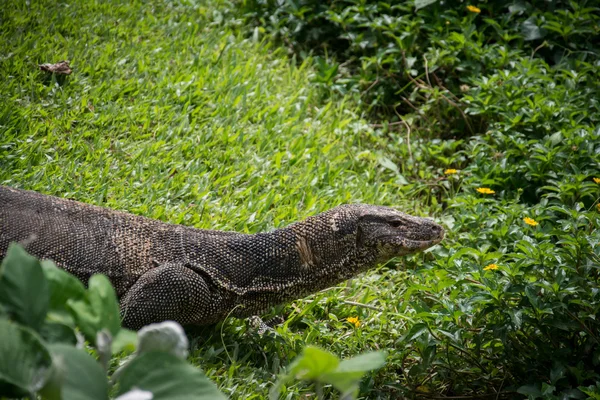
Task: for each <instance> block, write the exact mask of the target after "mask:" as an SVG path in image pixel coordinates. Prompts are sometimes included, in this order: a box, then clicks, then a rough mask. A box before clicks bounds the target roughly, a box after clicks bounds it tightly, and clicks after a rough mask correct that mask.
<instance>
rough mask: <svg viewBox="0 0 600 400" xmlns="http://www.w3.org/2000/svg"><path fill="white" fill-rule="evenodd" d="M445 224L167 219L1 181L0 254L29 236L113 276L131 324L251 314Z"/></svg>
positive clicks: (68, 266) (366, 210) (32, 248)
mask: <svg viewBox="0 0 600 400" xmlns="http://www.w3.org/2000/svg"><path fill="white" fill-rule="evenodd" d="M443 234H444V231H443V229H442V228H441V227H440V226H439V225H437V224H435V223H433V222H432V221H430V220H428V219H424V218H418V217H412V216H410V215H407V214H403V213H400V212H398V211H396V210H394V209H392V208H388V207H381V206H371V205H365V204H354V205H342V206H339V207H336V208H333V209H331V210H329V211H327V212H324V213H322V214H319V215H316V216H314V217H309V218H307V219H306V220H304V221H302V222H298V223H295V224H292V225H290V226H288V227H286V228H282V229H277V230H274V231H272V232H268V233H258V234H254V235H245V234H240V233H235V232H221V231H211V230H201V229H195V228H191V227H185V226H181V225H172V224H166V223H163V222H160V221H155V220H151V219H148V218H145V217H140V216H135V215H132V214H127V213H123V212H118V211H114V210H110V209H107V208H102V207H97V206H92V205H88V204H84V203H79V202H75V201H72V200H66V199H61V198H57V197H52V196H46V195H42V194H38V193H35V192H30V191H24V190H17V189H11V188H8V187H2V186H0V257H3V256H4V255H5V253H6V250H7V248H8V245H9V243H10V242H11V241H18V242H21V243H24V244H25V247H26V249H27V250H28V251H29V252H30V253H32V254H34V255H36V256H37V257H40V258H47V259H51V260H53V261H54V262H56V264H57V265H58V266H60V267H61V268H64V269H65V270H67V271H69V272H71V273H72V274H74V275H75V276H77V277H78V278H79V279H81V280H82V281H83V282H84V283H87V281H88V279H89V277H90V276H91V275H92V274H94V273H102V274H105V275H107V276H108V277H109V279H110V280H111V282H112V283H113V285H114V286H115V290H116V292H117V295H118V296H119V299H120V302H121V311H122V314H123V323H124V325H125V326H127V327H129V328H133V329H137V328H140V327H142V326H144V325H146V324H149V323H151V322H158V321H164V320H174V321H177V322H179V323H181V324H198V325H206V324H211V323H215V322H217V321H220V320H222V319H224V318H225V317H226V316H227V315H229V314H230V313H231V314H232V315H234V316H237V317H245V316H251V315H256V314H259V313H261V312H264V311H266V310H268V309H269V308H271V307H273V306H275V305H277V304H281V303H284V302H287V301H290V300H294V299H298V298H301V297H304V296H306V295H308V294H311V293H314V292H317V291H319V290H322V289H325V288H327V287H330V286H332V285H335V284H337V283H339V282H341V281H344V280H346V279H349V278H351V277H353V276H356V275H357V274H359V273H361V272H363V271H365V270H367V269H369V268H371V267H373V266H375V265H377V264H378V263H380V262H384V261H387V260H389V259H390V258H392V257H395V256H400V255H404V254H409V253H413V252H416V251H421V250H424V249H426V248H428V247H430V246H433V245H434V244H436V243H438V242H439V241H440V240H441V239H442V238H443Z"/></svg>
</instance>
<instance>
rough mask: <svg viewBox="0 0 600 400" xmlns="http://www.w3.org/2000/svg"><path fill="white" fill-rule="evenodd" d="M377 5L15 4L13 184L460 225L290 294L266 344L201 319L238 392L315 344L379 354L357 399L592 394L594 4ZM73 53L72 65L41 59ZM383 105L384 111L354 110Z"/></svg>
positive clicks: (175, 215)
mask: <svg viewBox="0 0 600 400" xmlns="http://www.w3.org/2000/svg"><path fill="white" fill-rule="evenodd" d="M315 2H316V0H310V1H309V0H306V3H307V4H309V5H310V4H313V3H315ZM34 3H35V4H34ZM318 3H319V4H321V2H318ZM367 3H369V4H370V6H368V7H366V6H364V4H363V2H362V0H347V1H345V2H343V3H341V2H333V3H328V4H327V5H326V7H325V6H324V7H320V8H319V7H313V8H311V7H307V8H302V9H298V8H296V7H294V6H293V4H295V3H292V2H286V3H285V5H284V6H282V7H280V8H278V9H277V10H276V11H275V10H274V9H273V8H272V7H273V6H274V4H275V3H274V2H255V1H251V0H245V1H242V0H240V1H236V2H233V3H230V2H227V1H224V0H221V1H216V2H209V1H192V0H190V1H179V2H178V1H172V2H169V1H166V0H157V1H154V2H152V3H151V4H142V2H139V1H138V2H133V3H128V4H121V2H117V1H113V2H110V1H106V2H93V1H89V2H87V1H85V2H84V1H81V2H73V3H72V4H65V3H60V2H59V3H57V2H50V1H44V2H42V3H40V2H32V4H31V6H27V5H26V3H25V2H17V3H16V4H15V5H12V6H11V7H2V11H1V14H0V18H1V24H0V67H1V70H2V71H3V73H4V79H3V80H2V81H1V82H0V96H1V98H2V102H0V184H5V185H10V186H15V187H21V188H26V189H32V190H37V191H40V192H44V193H49V194H54V195H59V196H65V197H70V198H74V199H77V200H81V201H85V202H89V203H93V204H98V205H104V206H108V207H111V208H115V209H120V210H127V211H130V212H134V213H137V214H141V215H145V216H148V217H152V218H158V219H161V220H164V221H169V222H173V223H182V224H187V225H192V226H196V227H199V228H210V229H227V230H238V231H242V232H257V231H262V230H268V229H273V228H275V227H279V226H284V225H286V224H288V223H290V222H292V221H295V220H298V219H301V218H303V217H305V216H308V215H311V214H315V213H317V212H320V211H323V210H326V209H328V208H331V207H333V206H336V205H338V204H340V203H346V202H366V203H375V204H382V205H393V206H396V207H398V208H400V209H402V210H404V211H407V212H409V213H413V214H416V215H430V216H433V217H435V218H436V219H438V220H440V221H441V222H443V223H444V224H445V225H446V227H447V236H446V239H445V240H444V242H443V243H442V245H441V246H437V247H436V248H434V249H432V250H431V251H429V252H427V253H425V254H419V255H415V256H412V257H408V258H406V259H404V260H396V261H394V262H391V263H389V264H388V265H385V266H381V267H379V268H377V269H375V270H374V271H371V272H369V273H367V274H364V275H363V276H361V277H359V278H357V279H354V280H352V281H351V282H348V283H345V284H343V285H340V286H339V287H336V288H332V289H330V290H329V291H326V292H323V293H318V294H316V295H313V296H311V297H309V298H307V299H301V300H298V301H296V302H294V303H293V304H291V305H288V306H285V307H280V309H283V311H284V314H285V315H287V319H286V322H285V323H284V324H283V325H282V326H280V327H278V328H277V335H276V336H275V337H272V336H265V337H263V336H259V335H257V334H256V333H254V332H253V331H252V329H251V328H250V327H249V326H248V325H247V324H246V322H245V321H242V320H236V319H233V318H230V319H228V320H226V321H225V322H224V323H222V324H219V325H217V326H212V327H205V328H200V329H195V330H193V331H190V338H191V342H192V355H191V357H190V360H191V361H192V362H193V363H194V364H195V365H198V366H199V367H201V368H202V369H203V370H204V371H205V372H206V374H207V375H208V376H209V377H210V378H211V379H212V380H213V381H215V382H216V383H217V384H218V385H219V387H220V389H221V390H222V391H224V392H225V393H226V394H228V395H230V396H231V398H233V399H238V398H239V399H253V398H256V399H262V398H265V396H266V395H267V393H268V390H269V388H270V387H271V386H272V384H273V383H274V382H275V380H276V376H277V374H279V373H280V372H281V370H282V367H284V366H286V365H288V364H289V363H290V362H291V360H293V359H294V357H295V356H296V355H298V354H299V353H300V352H301V351H302V349H303V348H304V347H305V346H306V345H307V344H314V345H318V346H322V347H324V348H326V349H327V350H328V351H331V352H332V353H334V354H336V355H337V356H339V357H342V358H346V357H349V356H352V355H355V354H359V353H363V352H366V351H369V350H386V351H387V353H388V357H387V360H386V361H387V364H386V366H385V367H384V368H382V369H380V370H379V371H377V372H374V373H371V374H368V375H367V377H366V378H365V379H364V380H363V384H362V386H361V395H362V396H363V397H365V398H400V397H402V396H406V397H408V398H427V397H433V398H436V397H437V398H439V397H440V396H466V397H470V398H481V397H482V396H486V398H508V397H516V398H522V397H524V395H525V394H527V395H529V396H531V397H532V398H536V397H538V398H540V397H541V398H546V399H552V400H554V399H562V398H569V396H575V397H573V398H586V396H585V395H584V394H583V393H584V392H586V393H588V392H589V393H588V395H589V396H592V395H591V394H590V393H594V394H597V395H599V396H600V383H599V382H600V375H598V373H597V372H595V371H597V370H598V366H599V365H600V338H599V337H598V334H597V332H598V331H600V320H599V319H598V318H597V316H598V315H600V290H599V282H600V269H599V268H598V265H599V264H600V229H598V228H599V227H600V206H598V202H599V199H600V185H599V184H598V182H597V181H596V180H598V181H600V163H599V161H598V154H599V151H600V150H599V149H600V145H599V143H600V129H598V125H599V124H600V108H599V105H598V101H597V99H598V98H599V97H600V86H599V85H598V82H600V75H599V72H598V71H599V69H598V67H597V66H598V65H600V56H599V54H598V49H597V48H596V47H594V46H596V45H595V44H594V43H598V41H597V40H595V38H597V37H598V35H599V32H600V27H599V25H598V22H599V21H600V17H599V15H598V10H597V9H596V8H593V7H590V6H588V5H586V4H587V3H586V2H585V1H584V2H578V3H575V2H565V1H562V0H557V2H554V3H553V7H555V10H548V9H546V8H545V5H543V6H539V5H537V3H536V4H533V3H532V4H529V3H527V4H528V5H521V6H519V7H520V8H519V7H516V8H513V10H512V11H511V10H510V9H509V8H508V7H507V5H506V4H505V3H504V2H500V1H494V0H488V1H482V3H481V4H478V6H479V7H480V8H481V13H473V12H470V11H468V10H466V9H465V7H464V4H462V3H460V4H458V3H457V4H458V5H447V6H446V5H445V4H446V3H444V4H441V2H433V3H432V4H431V5H430V6H427V7H425V8H422V9H420V10H416V9H415V3H414V2H412V1H408V2H406V3H405V4H403V5H402V6H401V7H389V4H387V3H386V2H385V1H379V2H377V3H376V4H375V3H374V2H367ZM420 3H421V4H422V3H423V2H420ZM590 3H591V2H590ZM374 4H375V5H374ZM519 4H520V3H519ZM242 6H243V7H242ZM270 7H271V8H270ZM327 7H328V8H327ZM515 10H516V11H515ZM311 12H312V13H314V15H313V14H311ZM243 13H247V14H244V15H242V14H243ZM574 20H577V21H578V23H577V24H576V26H577V28H576V29H570V28H569V27H570V26H575V24H573V23H572V22H573V21H574ZM248 21H252V22H253V23H255V24H256V29H254V26H253V25H250V24H249V23H247V22H248ZM323 24H327V25H326V28H327V29H323V30H319V29H320V27H321V26H322V25H323ZM331 32H334V33H335V32H338V33H336V34H332V33H331ZM270 35H273V36H274V37H275V38H276V39H278V40H279V41H271V40H270ZM315 35H316V36H315ZM319 35H322V36H321V37H320V36H319ZM332 35H333V36H332ZM340 35H345V36H344V37H345V39H344V40H346V42H343V41H342V42H340V41H337V37H338V36H340ZM543 35H545V36H543ZM542 36H543V38H542ZM332 37H333V38H334V40H333V42H331V43H330V44H328V43H329V42H327V41H326V40H325V39H328V38H332ZM340 37H341V36H340ZM397 37H401V40H400V39H398V40H397ZM315 38H316V39H315ZM281 39H283V40H281ZM321 39H323V41H321V43H322V44H323V48H324V50H323V51H322V52H321V53H320V54H321V56H320V57H316V56H314V58H313V56H308V57H304V56H306V54H307V53H306V52H310V51H313V50H315V51H316V52H317V53H315V54H319V53H318V50H319V49H318V48H314V47H315V46H316V45H315V44H314V43H315V40H316V42H317V43H318V42H319V41H320V40H321ZM311 40H312V41H311ZM274 43H283V44H284V46H285V48H282V47H278V46H277V45H276V44H274ZM340 43H341V44H344V43H345V44H346V45H347V46H341V49H342V50H343V51H339V52H337V53H334V52H329V50H328V47H327V46H329V45H330V46H332V50H335V48H334V47H335V46H337V45H340ZM365 46H366V47H365ZM298 49H299V50H300V51H297V50H298ZM295 50H296V51H297V52H296V53H294V51H295ZM398 54H404V55H405V56H406V60H405V59H404V58H403V57H399V56H398ZM289 55H292V57H291V58H290V57H289ZM303 57H304V58H303ZM336 57H337V58H336ZM344 57H347V59H345V58H344ZM62 59H69V60H71V64H72V66H73V68H74V73H73V74H72V75H71V76H69V77H66V78H65V79H64V80H63V79H59V80H58V81H57V79H56V78H50V77H48V76H46V75H45V74H43V73H42V72H40V71H39V70H38V67H37V65H38V64H40V63H46V62H57V61H59V60H62ZM300 59H302V60H303V61H298V60H300ZM408 60H410V64H411V68H406V65H405V63H406V62H409V61H408ZM398 88H400V89H401V90H398ZM448 99H450V101H449V100H448ZM377 110H384V111H385V112H387V113H389V114H390V115H391V121H384V122H383V123H382V124H372V123H369V122H367V121H365V120H364V119H363V118H362V116H363V115H369V116H373V112H376V111H377ZM367 112H369V113H370V114H364V113H367ZM375 115H379V117H380V116H381V115H382V114H375ZM400 120H402V121H400ZM388 122H392V123H391V124H389V125H388ZM406 128H410V129H406ZM446 169H456V170H457V173H456V174H452V175H446V174H444V170H446ZM594 178H595V179H596V180H595V179H594ZM481 187H486V188H490V189H491V190H493V191H494V193H489V194H485V193H479V192H477V190H476V189H477V188H481ZM525 217H528V218H533V219H534V220H535V221H537V222H538V225H536V226H532V225H528V224H527V223H526V222H525ZM490 264H495V265H497V269H495V270H494V269H492V270H489V269H487V270H486V269H484V268H485V267H486V266H488V265H490ZM348 302H355V303H360V304H362V306H361V305H358V306H357V305H353V304H350V303H348ZM364 305H367V306H364ZM276 311H280V310H275V311H274V312H273V313H271V314H274V313H275V312H276ZM348 317H358V318H359V320H360V321H361V324H360V326H359V327H355V326H354V325H352V324H350V323H349V322H348V321H346V318H348ZM119 361H120V360H119V359H114V360H113V362H112V364H113V366H116V365H117V364H118V362H119ZM594 385H595V388H594ZM586 388H587V389H586ZM283 391H284V392H283V395H282V398H298V397H299V396H300V395H306V396H314V388H313V387H311V386H310V385H305V384H301V383H291V384H290V385H288V386H287V387H286V388H284V389H283ZM334 393H335V391H334V390H332V389H331V388H329V387H328V388H326V394H327V395H329V394H334ZM334 397H335V394H334Z"/></svg>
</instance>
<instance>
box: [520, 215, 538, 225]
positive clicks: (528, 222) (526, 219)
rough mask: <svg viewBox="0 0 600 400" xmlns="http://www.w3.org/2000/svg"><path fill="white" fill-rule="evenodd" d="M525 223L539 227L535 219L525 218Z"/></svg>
mask: <svg viewBox="0 0 600 400" xmlns="http://www.w3.org/2000/svg"><path fill="white" fill-rule="evenodd" d="M523 221H525V223H526V224H527V225H531V226H537V225H539V224H538V222H537V221H536V220H535V219H533V218H529V217H525V218H523Z"/></svg>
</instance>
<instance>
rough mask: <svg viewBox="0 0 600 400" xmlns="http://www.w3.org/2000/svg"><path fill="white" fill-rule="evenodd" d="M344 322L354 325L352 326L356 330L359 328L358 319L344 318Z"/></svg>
mask: <svg viewBox="0 0 600 400" xmlns="http://www.w3.org/2000/svg"><path fill="white" fill-rule="evenodd" d="M346 321H348V322H350V323H351V324H354V326H355V327H357V328H358V327H359V326H360V321H359V320H358V317H348V318H346Z"/></svg>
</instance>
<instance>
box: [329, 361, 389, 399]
mask: <svg viewBox="0 0 600 400" xmlns="http://www.w3.org/2000/svg"><path fill="white" fill-rule="evenodd" d="M386 356H387V355H386V353H385V352H380V351H378V352H371V353H365V354H361V355H359V356H356V357H353V358H350V359H348V360H343V361H341V362H340V364H339V365H338V367H337V369H336V370H335V371H333V372H328V373H325V374H323V375H322V376H321V378H320V380H321V381H322V382H324V383H330V384H332V385H333V386H334V387H335V388H336V389H337V390H339V391H340V392H342V393H344V394H345V393H350V392H352V391H355V390H356V389H357V388H358V383H359V381H360V379H361V378H362V377H363V375H364V374H365V373H367V372H369V371H372V370H374V369H378V368H381V367H382V366H383V365H385V358H386Z"/></svg>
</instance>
